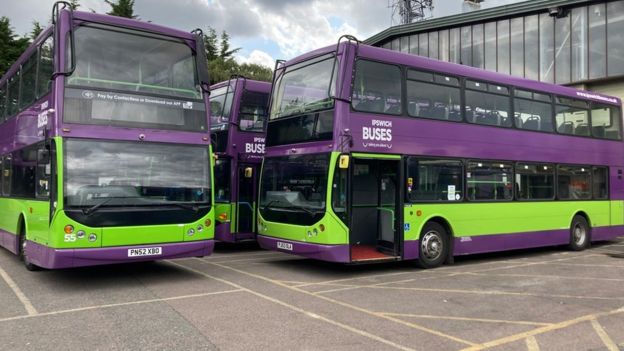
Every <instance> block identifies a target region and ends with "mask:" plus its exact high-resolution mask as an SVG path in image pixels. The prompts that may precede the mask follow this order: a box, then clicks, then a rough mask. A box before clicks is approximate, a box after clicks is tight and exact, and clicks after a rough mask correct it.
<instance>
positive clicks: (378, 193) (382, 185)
mask: <svg viewBox="0 0 624 351" xmlns="http://www.w3.org/2000/svg"><path fill="white" fill-rule="evenodd" d="M351 163H352V165H351V176H350V178H351V202H350V204H351V216H350V228H349V229H350V230H349V233H350V234H349V235H350V237H349V241H350V247H351V261H352V262H358V261H359V262H362V261H376V260H398V259H400V257H401V252H400V251H401V250H400V249H401V236H400V234H401V233H402V231H401V230H399V229H400V228H402V222H403V219H402V213H403V211H402V210H401V209H402V208H403V197H402V196H401V186H400V184H402V182H401V176H402V172H401V164H402V163H401V158H400V157H399V156H396V157H394V156H389V155H383V156H379V157H375V156H373V155H364V154H362V155H357V154H355V155H354V156H353V159H352V161H351Z"/></svg>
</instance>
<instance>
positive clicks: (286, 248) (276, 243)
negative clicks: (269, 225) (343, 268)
mask: <svg viewBox="0 0 624 351" xmlns="http://www.w3.org/2000/svg"><path fill="white" fill-rule="evenodd" d="M256 238H257V240H258V244H259V245H260V247H262V248H263V249H266V250H272V251H280V252H285V253H289V254H293V255H299V256H304V257H308V258H313V259H316V260H321V261H327V262H340V263H349V262H351V252H350V248H349V245H323V244H314V243H304V242H301V241H292V240H284V239H277V238H273V237H269V236H264V235H260V234H258V235H257V237H256Z"/></svg>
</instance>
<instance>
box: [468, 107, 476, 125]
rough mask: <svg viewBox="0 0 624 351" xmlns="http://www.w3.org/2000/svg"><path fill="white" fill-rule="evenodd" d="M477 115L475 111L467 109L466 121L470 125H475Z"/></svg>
mask: <svg viewBox="0 0 624 351" xmlns="http://www.w3.org/2000/svg"><path fill="white" fill-rule="evenodd" d="M476 115H477V114H476V113H475V112H474V111H473V110H468V109H466V121H468V122H470V123H475V119H476Z"/></svg>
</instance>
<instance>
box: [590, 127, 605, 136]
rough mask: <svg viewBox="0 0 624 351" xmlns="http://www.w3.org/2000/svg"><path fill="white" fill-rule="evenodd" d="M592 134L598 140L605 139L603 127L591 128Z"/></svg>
mask: <svg viewBox="0 0 624 351" xmlns="http://www.w3.org/2000/svg"><path fill="white" fill-rule="evenodd" d="M592 134H593V135H594V136H595V137H598V138H604V137H605V126H592Z"/></svg>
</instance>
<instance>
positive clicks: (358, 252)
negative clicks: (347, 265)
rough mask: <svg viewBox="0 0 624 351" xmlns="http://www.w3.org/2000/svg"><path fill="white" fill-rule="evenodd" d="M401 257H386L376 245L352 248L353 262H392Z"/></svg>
mask: <svg viewBox="0 0 624 351" xmlns="http://www.w3.org/2000/svg"><path fill="white" fill-rule="evenodd" d="M399 258H400V257H399V256H391V255H386V254H384V253H383V252H379V251H378V250H377V248H376V247H375V246H374V245H352V246H351V261H352V262H356V261H357V262H361V261H386V260H388V261H390V260H397V259H399Z"/></svg>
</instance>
